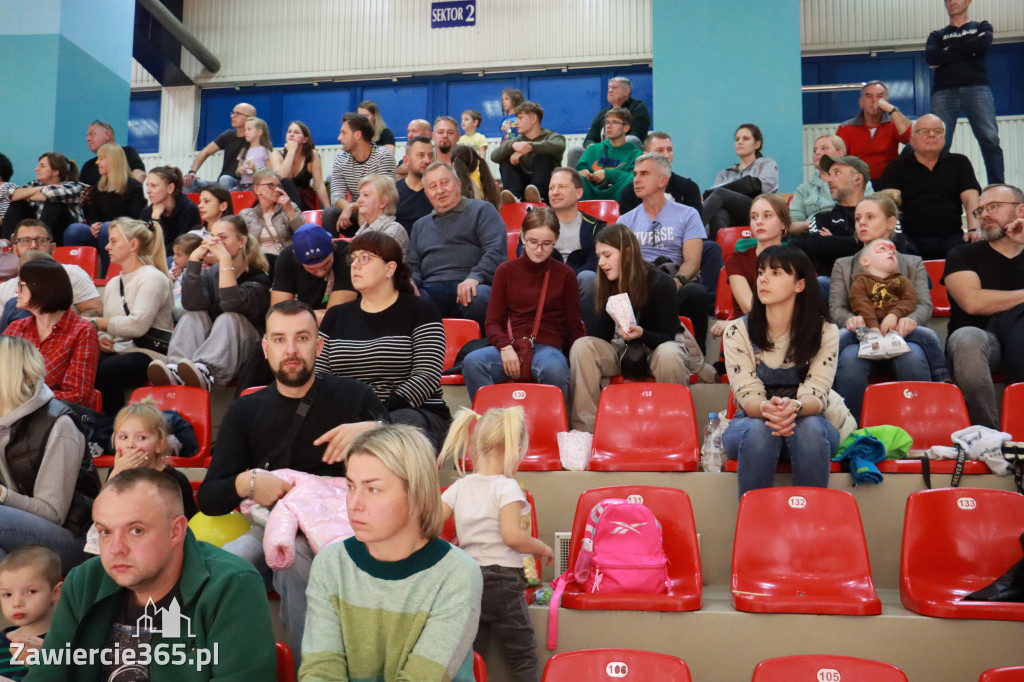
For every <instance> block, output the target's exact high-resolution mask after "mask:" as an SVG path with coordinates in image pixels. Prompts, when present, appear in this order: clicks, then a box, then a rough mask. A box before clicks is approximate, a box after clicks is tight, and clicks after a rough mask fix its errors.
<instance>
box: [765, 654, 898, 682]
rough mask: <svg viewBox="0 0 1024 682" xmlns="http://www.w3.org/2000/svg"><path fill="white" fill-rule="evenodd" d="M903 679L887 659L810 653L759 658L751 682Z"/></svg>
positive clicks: (894, 681)
mask: <svg viewBox="0 0 1024 682" xmlns="http://www.w3.org/2000/svg"><path fill="white" fill-rule="evenodd" d="M803 680H807V682H817V681H823V680H842V682H847V681H849V682H867V681H870V682H907V676H906V675H905V674H904V673H903V671H902V670H900V669H899V668H897V667H896V666H894V665H892V664H889V663H882V662H881V661H872V660H869V659H866V658H853V657H852V656H829V655H824V654H810V655H806V656H783V657H781V658H769V659H768V660H766V661H761V662H760V663H758V664H757V667H755V668H754V677H753V680H752V682H802V681H803Z"/></svg>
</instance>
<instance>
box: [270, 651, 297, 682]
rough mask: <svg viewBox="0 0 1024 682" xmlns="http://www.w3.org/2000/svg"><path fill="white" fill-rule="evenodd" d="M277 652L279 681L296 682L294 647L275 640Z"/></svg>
mask: <svg viewBox="0 0 1024 682" xmlns="http://www.w3.org/2000/svg"><path fill="white" fill-rule="evenodd" d="M275 650H276V652H277V682H295V657H294V655H293V654H292V648H291V647H290V646H288V645H287V644H285V643H284V642H275Z"/></svg>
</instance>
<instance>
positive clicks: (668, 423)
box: [589, 382, 700, 471]
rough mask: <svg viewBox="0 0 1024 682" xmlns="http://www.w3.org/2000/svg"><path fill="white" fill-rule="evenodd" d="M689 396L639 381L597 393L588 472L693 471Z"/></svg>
mask: <svg viewBox="0 0 1024 682" xmlns="http://www.w3.org/2000/svg"><path fill="white" fill-rule="evenodd" d="M699 462H700V442H699V439H698V437H697V417H696V414H695V412H694V407H693V396H692V395H690V390H689V389H688V388H686V387H685V386H680V385H678V384H663V383H653V382H638V383H629V384H619V385H616V386H608V387H607V388H606V389H604V390H603V391H602V392H601V399H600V401H599V402H598V404H597V421H596V422H595V424H594V454H593V457H592V458H591V460H590V467H589V468H590V470H591V471H696V470H697V465H698V463H699Z"/></svg>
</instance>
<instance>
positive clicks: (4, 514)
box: [0, 336, 440, 572]
mask: <svg viewBox="0 0 1024 682" xmlns="http://www.w3.org/2000/svg"><path fill="white" fill-rule="evenodd" d="M0 367H3V371H2V372H0V434H2V435H0V459H2V461H3V462H2V466H0V559H2V558H3V557H5V556H7V554H8V553H9V552H10V551H11V550H13V549H15V548H17V547H21V546H22V545H27V544H43V545H46V546H47V547H50V548H52V549H53V550H54V551H56V552H57V554H58V555H60V558H61V564H62V566H63V569H64V571H65V572H67V571H68V570H70V569H71V568H73V567H74V566H75V565H77V564H78V563H80V562H81V561H82V560H83V559H84V558H85V554H84V553H83V552H82V546H83V544H84V536H85V531H86V529H87V528H88V526H89V521H90V519H89V515H90V508H91V502H89V503H85V500H84V499H83V498H75V494H74V493H75V488H76V484H77V482H78V479H79V470H80V469H81V468H82V466H83V464H84V462H83V455H84V453H85V437H84V436H83V435H82V433H81V432H80V431H79V430H78V427H77V426H75V422H74V416H73V413H72V412H71V410H70V409H68V408H67V406H65V405H63V404H62V403H61V402H60V401H59V400H54V399H53V391H51V390H50V389H49V387H47V385H46V381H45V380H44V378H45V376H46V365H45V364H44V362H43V356H42V355H40V353H39V351H38V350H36V348H35V347H34V346H33V345H32V344H31V343H29V342H28V341H26V340H25V339H19V338H15V337H13V336H0ZM90 464H91V463H90ZM41 471H45V472H46V474H45V475H43V476H40V475H39V472H41ZM91 475H92V477H93V478H94V479H95V480H94V481H93V483H94V485H95V491H94V493H95V492H98V491H99V478H98V477H96V473H95V470H93V471H92V474H91ZM438 506H439V507H440V502H438ZM438 513H440V511H439V512H438Z"/></svg>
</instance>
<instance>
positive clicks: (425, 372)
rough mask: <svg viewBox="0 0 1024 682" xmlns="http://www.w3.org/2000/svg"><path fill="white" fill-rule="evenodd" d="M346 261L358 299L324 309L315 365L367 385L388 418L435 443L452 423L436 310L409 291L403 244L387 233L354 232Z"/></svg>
mask: <svg viewBox="0 0 1024 682" xmlns="http://www.w3.org/2000/svg"><path fill="white" fill-rule="evenodd" d="M349 261H350V262H351V264H352V286H353V287H354V288H355V290H356V291H357V292H359V294H360V297H359V298H358V299H357V300H355V301H351V302H349V303H343V304H341V305H336V306H334V307H331V308H328V309H327V312H326V313H325V314H324V319H323V322H322V323H321V324H320V336H321V337H322V338H323V339H324V348H323V352H321V353H320V357H318V358H317V361H316V371H317V373H325V372H326V373H330V374H336V375H338V376H344V377H348V378H350V379H357V380H359V381H362V382H363V383H365V384H368V385H369V386H370V387H371V388H373V390H374V392H375V393H376V394H377V397H378V398H380V401H381V402H382V403H384V407H385V408H387V410H388V412H389V413H390V414H391V420H392V421H393V422H396V423H399V424H410V425H412V426H417V427H419V428H421V429H422V430H423V431H424V432H425V433H426V434H427V435H428V436H430V438H431V440H432V441H433V442H434V444H435V446H440V444H441V442H442V441H443V440H444V436H445V433H447V431H448V424H449V423H450V422H451V413H450V412H449V411H448V406H447V405H446V404H445V402H444V398H443V397H442V395H441V369H442V367H443V365H444V326H443V325H442V324H441V314H440V313H439V312H438V310H437V308H436V307H434V305H433V304H432V303H430V302H429V301H428V300H426V299H424V298H420V297H419V296H417V295H416V294H415V293H413V286H412V280H411V274H410V272H409V267H408V266H407V265H406V264H405V262H404V260H403V258H402V250H401V248H399V246H398V242H396V241H395V240H394V239H392V238H391V237H389V236H387V235H386V234H384V233H382V232H377V231H370V232H364V233H363V234H360V235H359V236H357V237H355V238H354V239H353V240H352V243H351V244H350V245H349Z"/></svg>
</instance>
